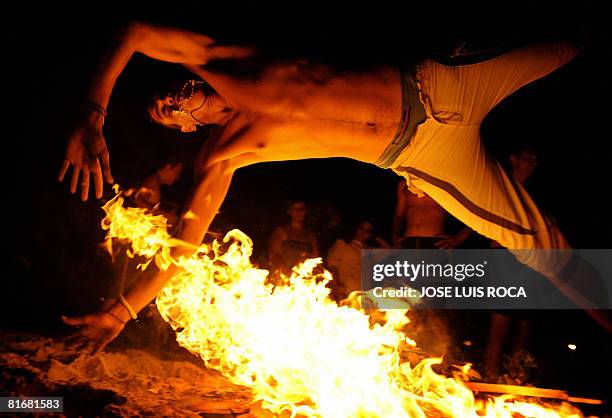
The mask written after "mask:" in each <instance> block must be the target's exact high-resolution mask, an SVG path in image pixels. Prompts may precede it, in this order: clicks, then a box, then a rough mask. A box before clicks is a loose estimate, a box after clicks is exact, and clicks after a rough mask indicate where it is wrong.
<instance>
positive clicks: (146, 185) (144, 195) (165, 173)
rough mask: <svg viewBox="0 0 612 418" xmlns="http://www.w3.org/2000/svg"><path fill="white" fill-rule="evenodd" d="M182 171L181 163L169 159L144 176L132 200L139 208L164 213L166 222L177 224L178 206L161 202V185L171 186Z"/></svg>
mask: <svg viewBox="0 0 612 418" xmlns="http://www.w3.org/2000/svg"><path fill="white" fill-rule="evenodd" d="M182 171H183V163H182V162H180V161H179V160H177V159H169V160H168V161H167V162H166V163H165V164H164V165H163V166H162V167H161V168H159V169H158V170H157V171H155V173H153V174H151V175H150V176H148V177H146V178H145V179H144V180H143V181H142V183H141V185H140V187H139V188H138V190H137V191H136V193H135V194H134V196H133V201H134V203H135V204H136V205H138V206H139V207H141V208H146V209H149V210H151V211H153V212H155V213H156V214H160V215H164V216H165V217H166V218H167V219H168V224H169V225H172V226H175V225H177V221H178V217H177V212H178V207H177V206H176V205H175V204H171V203H169V202H166V201H164V202H162V190H161V188H162V186H172V185H173V184H175V183H176V182H177V181H178V180H179V179H180V178H181V173H182Z"/></svg>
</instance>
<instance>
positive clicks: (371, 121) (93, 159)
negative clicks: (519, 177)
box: [59, 23, 578, 349]
mask: <svg viewBox="0 0 612 418" xmlns="http://www.w3.org/2000/svg"><path fill="white" fill-rule="evenodd" d="M577 52H578V49H577V48H576V47H574V46H572V45H569V44H562V43H555V44H544V45H539V46H533V47H529V48H525V49H522V50H518V51H514V52H510V53H508V54H505V55H503V56H500V57H497V58H494V59H492V60H489V61H485V62H482V63H479V64H472V65H466V66H458V67H447V66H443V65H441V64H438V63H435V62H433V61H426V62H424V63H423V64H422V65H421V66H420V67H419V68H418V70H417V71H415V72H414V73H412V72H409V71H398V69H396V68H392V67H380V68H378V69H376V70H369V71H368V72H337V71H335V70H334V69H333V68H330V67H327V66H324V65H320V64H315V63H311V62H306V61H292V62H269V63H264V64H265V65H263V67H262V70H261V71H260V72H259V73H258V74H256V75H253V76H249V77H245V76H243V75H241V76H236V75H232V73H230V72H228V71H224V70H222V68H223V66H221V65H218V64H220V63H221V62H222V61H233V63H234V64H240V63H241V60H251V61H256V54H257V51H256V49H255V48H253V47H250V46H238V45H236V46H231V45H221V44H219V43H217V42H216V41H215V40H213V39H211V38H210V37H208V36H206V35H202V34H199V33H194V32H189V31H185V30H180V29H174V28H168V27H157V26H152V25H149V24H144V23H132V24H130V25H128V26H127V27H126V28H125V29H124V30H123V31H122V33H121V34H120V36H119V38H118V42H117V44H116V47H115V48H114V49H113V50H112V51H111V52H110V53H109V54H108V55H107V56H106V57H105V58H104V60H103V62H102V65H101V66H100V68H99V70H98V72H97V73H96V74H95V77H94V80H93V83H92V84H91V88H90V90H89V91H88V96H87V99H88V101H87V104H86V106H85V107H86V109H87V112H86V117H85V119H84V120H83V122H82V123H81V124H79V125H78V126H77V127H76V128H75V129H74V131H73V133H72V135H71V136H70V138H69V141H68V146H67V151H66V155H65V160H64V163H63V165H62V168H61V170H60V174H59V179H60V181H61V180H62V179H64V177H65V176H66V173H67V172H68V170H69V168H72V175H71V181H70V189H71V191H72V192H73V193H74V192H76V190H77V186H78V185H79V184H80V186H81V198H82V199H83V200H86V199H87V197H88V193H89V186H90V181H92V182H93V189H94V190H95V195H96V196H97V197H98V198H99V197H101V196H102V183H103V178H104V179H105V180H106V181H107V182H109V183H111V182H112V181H113V180H112V176H111V172H110V166H109V155H108V151H107V148H106V143H105V140H104V137H103V134H102V125H103V121H104V116H105V113H106V112H105V109H106V106H107V104H108V102H109V99H110V96H111V92H112V90H113V86H114V85H115V81H116V80H117V78H118V77H119V75H120V74H121V72H122V71H123V69H124V68H125V66H126V64H127V63H128V61H129V60H130V58H131V57H132V55H134V54H135V53H140V54H144V55H147V56H149V57H151V58H153V59H156V60H160V61H166V62H173V63H179V64H182V65H184V66H185V67H187V68H188V69H189V70H191V71H192V72H193V73H194V74H195V75H196V76H197V77H198V80H192V81H187V82H186V83H185V84H184V85H183V86H182V87H180V88H177V89H176V90H175V91H171V92H166V94H163V95H161V96H160V97H159V99H158V100H157V101H156V102H155V103H154V105H153V106H151V109H150V113H151V117H152V119H153V120H155V121H156V122H158V123H160V124H163V125H166V126H168V127H170V128H175V129H180V130H182V131H193V130H195V129H196V128H197V126H199V125H204V124H207V125H213V129H212V134H211V137H210V139H208V140H207V141H206V142H205V144H204V145H203V147H202V150H201V152H200V153H199V156H198V158H197V177H198V179H197V185H196V187H195V189H194V190H193V193H192V196H191V198H190V200H189V202H188V204H187V205H186V208H185V210H186V211H192V212H193V213H194V214H196V217H195V218H190V219H183V220H182V228H181V231H180V233H179V234H178V238H180V239H182V240H185V241H187V242H190V243H194V244H198V243H200V242H201V241H202V239H203V237H204V234H205V233H206V230H207V229H208V227H209V225H210V224H211V221H212V220H213V217H214V216H215V213H217V210H218V209H219V207H220V206H221V203H222V202H223V200H224V198H225V195H226V193H227V191H228V188H229V186H230V182H231V179H232V175H233V173H234V172H235V171H236V170H237V169H239V168H240V167H244V166H247V165H250V164H255V163H259V162H265V161H284V160H295V159H307V158H328V157H347V158H352V159H355V160H358V161H362V162H364V163H369V164H376V165H378V166H380V167H382V168H392V169H394V170H395V171H396V172H397V173H399V174H400V175H402V176H404V177H406V179H407V180H408V181H409V185H410V187H412V188H418V189H420V190H422V191H423V192H425V193H426V194H428V195H429V196H431V197H432V198H433V199H434V200H436V201H437V202H438V203H439V204H440V205H441V206H442V207H444V208H445V209H446V210H447V211H448V212H449V213H451V214H452V215H453V216H455V217H456V218H458V219H459V220H461V221H462V222H463V223H465V224H466V225H468V226H469V227H471V228H472V229H473V230H475V231H477V232H479V233H481V234H483V235H485V236H487V237H489V238H491V239H494V240H496V241H498V242H500V243H501V244H502V245H503V246H505V247H507V248H510V249H513V248H527V249H534V248H563V247H566V246H567V244H566V243H565V240H564V239H563V237H562V235H561V234H560V233H559V232H558V231H557V230H555V229H551V228H549V226H550V225H549V224H548V223H547V222H546V219H545V218H544V217H543V216H542V215H541V214H540V212H539V211H538V209H537V208H536V206H535V205H534V204H533V202H532V200H531V199H530V198H529V196H528V195H527V194H526V193H525V192H524V190H522V189H520V188H515V186H514V185H513V184H512V183H511V182H510V180H509V179H508V177H507V176H506V175H505V174H504V173H503V171H502V169H501V168H500V166H499V165H498V164H497V163H496V162H495V161H493V160H491V159H490V158H489V157H488V156H487V154H486V152H485V151H484V148H483V146H482V144H481V141H480V135H479V129H480V123H481V122H482V120H483V119H484V117H485V116H486V115H487V113H488V112H489V110H491V109H492V108H493V107H494V106H495V105H496V104H497V103H499V102H500V101H501V100H503V99H504V98H505V97H506V96H508V95H509V94H511V93H512V92H513V91H515V90H517V89H519V88H520V87H521V86H523V85H525V84H527V83H530V82H532V81H534V80H536V79H538V78H540V77H543V76H545V75H546V74H548V73H550V72H551V71H553V70H555V69H556V68H558V67H560V66H561V65H563V64H565V63H566V62H568V61H569V60H571V59H572V58H573V57H574V56H575V55H576V53H577ZM260 63H261V60H260ZM202 81H204V82H202ZM90 179H91V180H90ZM526 262H528V263H530V265H534V266H535V268H539V269H541V270H546V269H547V266H543V267H542V266H540V265H539V264H538V263H539V262H540V260H538V259H537V257H535V258H534V257H532V258H531V259H529V260H526ZM549 273H550V272H549ZM552 273H554V272H552ZM171 274H173V271H167V272H160V273H159V274H157V275H156V276H155V277H153V278H151V279H149V280H147V281H144V282H137V283H136V284H134V286H132V288H131V289H129V291H128V292H127V294H126V295H125V299H123V300H122V301H121V302H122V303H119V302H118V303H116V304H115V305H114V306H113V307H111V308H110V309H109V310H108V311H106V312H100V313H95V314H90V315H86V316H83V317H77V318H64V321H65V322H66V323H67V324H70V325H75V326H76V325H80V326H81V327H80V332H81V334H82V335H83V336H85V337H87V338H89V339H90V340H91V341H92V342H93V345H94V347H95V348H98V349H99V348H100V347H103V346H104V345H105V344H106V343H108V342H109V341H111V340H112V339H113V338H114V337H115V336H117V335H118V334H119V333H120V332H121V330H122V329H123V326H124V322H126V321H128V320H129V319H130V312H128V311H129V310H132V309H128V307H131V308H133V311H136V312H137V311H139V310H140V309H142V308H143V307H144V306H146V305H147V304H148V303H149V302H150V301H151V300H152V299H153V298H155V296H156V295H157V293H158V292H159V290H160V289H161V288H162V287H163V286H164V285H165V284H166V282H167V280H168V278H169V277H170V275H171ZM132 313H133V312H132ZM132 317H133V315H132Z"/></svg>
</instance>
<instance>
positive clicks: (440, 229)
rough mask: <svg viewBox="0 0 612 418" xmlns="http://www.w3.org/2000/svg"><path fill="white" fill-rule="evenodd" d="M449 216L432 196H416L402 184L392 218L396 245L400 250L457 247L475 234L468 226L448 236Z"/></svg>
mask: <svg viewBox="0 0 612 418" xmlns="http://www.w3.org/2000/svg"><path fill="white" fill-rule="evenodd" d="M447 216H448V213H447V212H446V211H445V210H444V208H442V206H440V205H439V204H438V203H436V201H435V200H433V199H432V198H431V197H429V196H428V195H426V194H423V193H422V195H417V194H415V193H413V192H412V191H411V190H409V189H408V186H407V184H406V182H405V181H400V182H399V183H398V185H397V204H396V206H395V214H394V215H393V231H392V236H393V243H394V244H395V246H396V247H398V248H415V249H426V248H431V249H433V248H446V249H450V248H455V247H457V246H459V245H461V244H462V243H463V241H465V240H466V238H467V237H468V236H469V235H470V233H471V232H472V231H471V229H470V228H467V227H465V228H463V229H462V230H461V231H459V233H458V234H456V235H451V236H449V235H448V234H447V233H446V232H445V229H444V221H445V219H446V217H447ZM402 226H403V228H404V230H403V233H402Z"/></svg>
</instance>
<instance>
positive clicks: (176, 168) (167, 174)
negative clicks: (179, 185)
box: [159, 164, 183, 186]
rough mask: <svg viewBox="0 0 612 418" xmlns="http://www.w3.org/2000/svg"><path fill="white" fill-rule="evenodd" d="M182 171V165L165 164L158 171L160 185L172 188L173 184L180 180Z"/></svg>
mask: <svg viewBox="0 0 612 418" xmlns="http://www.w3.org/2000/svg"><path fill="white" fill-rule="evenodd" d="M182 171H183V164H175V165H172V164H166V165H165V166H164V167H163V168H162V169H161V170H160V171H159V178H160V180H161V182H162V184H164V185H166V186H172V185H173V184H174V183H176V182H177V181H178V179H180V178H181V172H182Z"/></svg>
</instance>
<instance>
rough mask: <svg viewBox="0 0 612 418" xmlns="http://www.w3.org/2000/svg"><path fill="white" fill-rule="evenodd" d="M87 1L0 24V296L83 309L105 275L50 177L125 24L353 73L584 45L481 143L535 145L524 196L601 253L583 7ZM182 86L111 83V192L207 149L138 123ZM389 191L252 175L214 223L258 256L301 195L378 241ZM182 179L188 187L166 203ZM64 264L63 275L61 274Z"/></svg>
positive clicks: (306, 171)
mask: <svg viewBox="0 0 612 418" xmlns="http://www.w3.org/2000/svg"><path fill="white" fill-rule="evenodd" d="M87 3H88V9H85V8H84V7H83V8H74V7H71V8H69V7H59V6H56V5H55V4H53V5H52V6H44V7H45V8H44V9H42V8H34V6H29V7H31V10H23V11H22V13H21V14H19V15H17V14H14V15H12V16H11V15H7V16H6V17H5V19H4V20H5V24H4V28H3V30H4V31H5V32H6V33H7V34H6V36H5V40H7V41H6V42H5V44H6V45H7V46H8V50H7V51H8V52H6V50H5V54H4V57H5V58H6V57H8V59H5V60H3V61H4V67H5V68H8V70H9V72H10V75H9V76H8V77H7V78H5V82H6V84H7V86H6V87H5V89H6V90H5V94H6V96H5V98H6V100H5V106H6V105H7V104H8V106H9V113H6V112H5V115H9V119H8V121H6V122H5V123H3V130H4V135H3V137H4V142H3V144H4V147H5V148H4V156H5V159H6V160H8V161H9V162H10V163H11V164H10V168H9V170H8V172H7V173H6V174H5V178H8V179H10V181H9V188H8V189H5V196H14V199H15V203H14V205H16V208H15V209H12V210H11V212H12V214H11V215H10V217H9V218H8V219H7V223H8V224H9V230H10V231H11V235H12V236H14V237H16V243H15V244H14V245H13V253H14V255H15V257H14V259H15V260H16V261H15V263H16V265H17V267H18V268H22V269H23V268H26V269H27V271H28V273H27V274H26V275H24V276H23V279H22V280H20V283H21V284H19V285H16V288H15V289H13V291H14V292H15V294H16V295H17V294H19V292H22V291H23V290H24V289H26V288H29V289H32V288H33V285H35V286H38V288H39V289H42V290H39V293H44V292H50V293H47V298H48V295H49V294H51V295H53V297H55V298H57V299H56V300H59V301H60V302H58V303H59V304H60V305H61V304H62V303H63V304H64V305H65V306H72V307H73V308H75V309H82V310H87V308H86V306H87V304H88V303H91V300H93V298H94V296H93V295H94V294H95V292H96V291H97V290H99V289H100V288H103V287H104V286H103V279H104V278H103V274H102V273H100V272H98V273H92V271H93V270H98V271H100V270H101V271H108V268H109V267H108V265H106V264H104V261H99V263H101V264H96V263H98V261H96V262H93V265H92V264H91V262H90V264H89V265H87V262H85V261H83V260H92V257H93V259H96V258H95V257H96V256H95V255H94V254H95V253H96V249H95V248H96V244H97V243H98V242H100V241H101V240H102V235H101V233H100V231H99V217H100V214H101V211H100V210H99V209H98V207H99V206H100V203H99V202H93V201H90V202H88V203H86V204H83V203H81V202H80V201H79V200H78V199H77V198H76V197H74V196H71V195H70V194H69V193H68V192H67V188H68V187H67V186H66V185H58V184H57V182H56V181H55V177H56V174H57V170H58V168H59V165H60V161H61V158H62V154H63V151H64V141H65V137H64V134H63V133H64V132H65V129H66V127H67V126H68V125H69V122H70V118H71V115H72V114H73V113H74V110H75V109H76V108H77V107H78V104H79V100H80V98H81V97H82V96H81V95H82V92H83V90H84V88H85V86H86V85H87V82H88V81H89V77H90V74H91V72H92V70H93V68H94V67H95V65H96V62H97V59H99V57H100V55H101V53H102V51H103V50H104V47H105V45H107V44H108V41H109V38H110V36H111V34H112V29H113V28H115V27H117V26H119V25H120V24H121V23H123V22H126V21H128V20H130V19H139V20H146V21H149V22H153V23H163V24H171V25H178V26H182V27H185V28H189V29H194V30H199V31H201V32H203V33H206V34H208V35H210V36H213V37H215V38H217V39H220V40H224V41H234V42H240V41H244V42H250V43H256V44H259V45H261V46H262V47H264V48H265V49H267V50H269V51H270V53H271V54H276V55H281V56H298V55H303V56H313V57H316V58H321V59H326V60H331V61H334V62H339V63H342V64H345V65H355V66H361V65H369V64H374V63H389V64H400V63H402V62H407V61H410V60H411V59H413V58H417V57H422V56H433V57H439V58H443V57H444V56H447V55H448V54H449V53H450V51H452V49H453V48H454V47H456V46H457V45H459V44H460V43H461V42H464V41H465V42H467V45H468V46H470V47H474V48H491V47H497V48H500V50H502V49H508V48H511V47H518V46H521V45H525V44H528V43H530V42H537V41H546V40H567V41H574V42H578V43H581V44H583V45H584V46H585V50H584V52H583V53H582V54H581V56H579V57H578V58H577V59H576V60H574V61H573V62H572V63H570V64H569V65H567V66H566V67H564V68H562V69H561V70H559V71H557V72H555V73H554V74H552V75H551V76H549V77H547V78H545V79H543V80H539V81H538V82H536V83H533V84H531V85H529V86H527V87H525V88H523V89H522V90H521V91H520V92H518V93H517V94H515V95H513V96H512V97H510V98H508V99H507V100H505V101H504V102H503V103H501V104H500V105H499V106H498V107H497V108H496V109H495V110H494V111H493V112H491V114H490V115H489V117H488V118H487V120H486V121H485V123H484V125H483V137H484V138H485V140H486V143H487V145H488V146H489V148H490V150H491V152H493V153H494V154H495V155H498V156H500V157H502V156H503V155H504V152H505V151H506V150H507V149H509V148H511V147H512V146H513V145H514V144H516V142H517V141H520V142H523V143H529V144H532V145H535V146H537V147H538V148H539V150H540V163H541V166H540V170H539V173H538V175H537V176H536V177H535V178H534V179H533V181H532V184H531V185H530V186H531V191H532V194H533V196H534V198H535V199H536V200H537V201H538V202H540V203H541V205H542V207H544V208H545V209H546V210H547V211H548V212H549V213H551V214H552V215H553V216H554V217H555V218H556V219H557V220H558V222H559V224H560V225H561V227H562V229H563V230H564V231H565V232H566V234H567V236H568V237H569V239H570V241H571V242H572V243H573V244H574V246H576V247H580V248H611V243H610V237H611V236H612V228H611V222H610V211H609V207H608V193H609V190H610V186H609V185H608V182H609V180H610V178H611V176H610V172H609V170H610V169H611V168H612V157H611V156H610V153H609V150H610V145H609V144H610V139H611V138H610V132H609V129H607V125H608V124H609V120H608V118H609V114H610V110H609V109H610V97H612V96H611V95H612V84H611V81H610V78H609V74H610V70H609V66H607V63H608V62H609V61H610V58H611V56H612V51H611V44H610V42H611V41H612V37H611V36H610V30H609V29H608V27H609V24H608V22H606V21H605V20H604V19H605V16H606V14H605V13H604V12H603V10H601V9H600V8H599V6H596V5H595V2H588V1H580V2H574V3H573V4H564V5H561V3H562V2H548V3H541V2H538V4H537V5H536V4H535V3H536V2H527V1H524V2H521V1H518V2H507V3H500V2H489V3H490V4H495V9H493V8H492V7H493V6H490V5H489V6H486V7H481V6H476V5H472V6H465V5H457V4H456V3H460V2H456V3H455V5H454V6H447V5H444V4H443V3H440V2H431V5H429V6H419V7H416V6H410V7H408V6H404V7H402V8H401V9H398V6H397V5H395V4H394V3H395V2H394V3H391V2H389V4H386V5H385V4H383V2H374V3H373V4H371V5H369V6H368V7H366V6H357V3H356V2H354V3H352V5H351V6H350V7H349V6H346V7H345V8H344V9H341V10H336V11H331V10H329V6H327V7H321V6H319V5H315V4H314V3H305V2H298V3H291V2H286V4H285V6H282V7H281V8H280V9H279V8H278V7H272V6H265V5H261V4H257V5H254V4H252V5H250V6H242V5H240V4H235V3H231V4H227V5H225V6H219V5H217V6H211V5H210V4H202V3H208V2H185V1H181V2H172V3H180V4H179V5H178V6H176V5H174V4H172V6H171V7H170V6H168V5H166V6H165V7H162V6H153V5H150V4H148V3H142V5H138V4H133V3H132V4H131V5H130V6H129V8H128V9H126V8H125V5H120V3H116V4H112V3H109V2H87ZM124 3H128V2H124ZM165 3H166V4H168V2H165ZM411 3H416V2H411ZM145 4H146V5H145ZM37 7H38V6H37ZM478 12H484V13H485V14H484V15H481V14H480V13H478ZM273 13H275V14H273ZM188 76H189V74H188V73H187V72H186V71H185V70H183V69H182V68H181V67H179V66H176V65H171V64H163V63H157V62H153V61H152V60H150V59H148V58H145V57H136V58H135V59H133V60H132V62H131V63H130V64H129V66H128V68H127V69H126V71H125V73H124V74H123V75H122V76H121V78H120V80H119V82H118V84H117V86H116V90H115V93H114V94H113V96H112V98H111V104H110V107H109V117H108V119H107V122H106V127H105V135H106V138H107V142H108V144H109V148H110V152H111V163H112V168H113V171H114V175H115V178H116V179H117V180H118V181H119V182H120V184H124V185H128V184H131V183H134V182H137V181H138V180H139V178H140V176H141V175H142V173H146V172H148V171H151V170H153V169H154V168H155V166H156V164H158V162H160V161H162V160H163V158H164V156H165V155H167V154H168V153H179V154H181V155H185V156H189V155H193V153H194V152H195V151H196V150H197V149H198V147H199V144H201V142H202V141H204V140H205V135H202V134H195V135H188V136H187V137H184V136H181V134H180V133H177V132H173V131H169V130H165V129H163V128H161V127H157V126H154V125H152V124H151V123H150V122H148V121H147V119H146V115H145V112H144V103H145V102H146V100H147V99H148V97H149V96H150V95H151V93H153V92H154V91H155V89H156V86H158V85H159V84H160V83H163V82H166V81H168V80H171V79H173V78H178V77H188ZM10 109H12V111H11V110H10ZM16 109H17V110H18V111H15V110H16ZM398 180H399V178H397V177H396V176H395V175H393V173H391V172H387V171H383V170H379V169H377V168H375V167H373V166H366V165H364V164H360V163H356V162H351V161H349V160H344V159H330V160H313V161H298V162H287V163H273V164H265V165H256V166H253V167H248V168H245V169H242V170H240V171H239V172H238V173H237V174H236V176H235V180H234V182H233V185H232V188H231V190H230V194H229V196H228V199H227V200H226V202H225V204H224V206H223V208H222V216H221V218H220V220H219V221H220V222H218V225H219V226H221V227H230V226H237V227H240V228H241V229H243V230H245V231H246V232H247V233H248V234H249V235H251V236H253V238H254V239H255V242H256V245H259V246H260V247H263V245H265V242H266V241H265V240H266V239H267V236H268V234H269V233H270V232H271V230H272V228H273V227H274V226H276V224H277V222H279V219H278V218H279V217H280V214H281V213H282V209H281V205H282V202H283V201H285V200H286V199H288V198H295V197H302V198H304V199H306V200H307V201H308V202H311V203H313V204H314V207H317V208H319V209H320V210H323V208H324V206H325V205H327V206H330V207H333V208H335V210H337V211H338V212H339V213H340V214H341V216H342V217H343V219H344V221H345V224H350V223H351V222H353V221H356V220H358V219H360V218H363V217H366V218H370V219H373V220H374V221H375V224H376V226H377V227H378V230H379V232H380V234H382V235H383V236H388V235H389V232H390V231H389V228H390V221H391V219H390V217H391V214H392V211H393V205H394V190H395V186H396V184H397V181H398ZM188 182H189V179H188V178H186V179H185V181H184V184H183V185H182V189H181V188H180V187H179V191H178V192H177V195H180V194H181V190H182V191H183V192H184V190H186V188H187V187H188ZM5 202H6V200H5ZM96 260H97V259H96ZM24 266H26V267H24ZM67 266H70V270H74V271H71V272H69V273H67V272H66V271H65V270H66V269H67ZM105 269H107V270H105ZM79 274H81V276H79V277H78V278H76V279H75V278H74V277H75V276H77V275H79ZM41 277H44V279H43V278H41ZM66 277H69V278H68V279H67V278H66ZM70 277H72V278H70ZM71 280H72V281H71ZM66 283H71V284H70V286H67V285H66ZM96 289H97V290H96ZM8 294H9V295H10V294H11V292H10V291H9V293H8ZM84 294H85V295H86V296H83V295H84ZM42 300H45V296H44V295H42V296H41V295H39V296H36V297H33V298H31V300H30V303H34V302H32V301H38V302H40V301H42ZM75 300H80V302H75ZM16 301H17V302H18V303H21V302H20V301H19V298H17V299H16ZM11 305H12V304H8V307H10V306H11ZM5 307H7V306H5ZM50 312H54V311H53V309H51V310H50ZM587 327H590V325H589V326H587ZM589 329H591V328H589Z"/></svg>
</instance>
